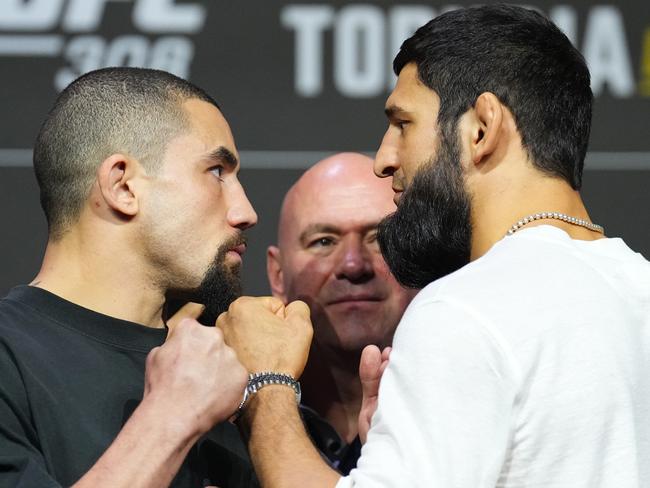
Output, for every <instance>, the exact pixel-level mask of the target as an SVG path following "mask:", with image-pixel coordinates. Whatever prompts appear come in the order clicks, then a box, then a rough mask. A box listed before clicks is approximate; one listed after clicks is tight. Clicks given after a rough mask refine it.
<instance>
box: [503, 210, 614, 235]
mask: <svg viewBox="0 0 650 488" xmlns="http://www.w3.org/2000/svg"><path fill="white" fill-rule="evenodd" d="M543 219H556V220H561V221H562V222H566V223H567V224H572V225H579V226H580V227H585V228H586V229H589V230H593V231H594V232H600V233H601V234H604V233H605V229H604V228H603V226H602V225H598V224H593V223H591V222H588V221H586V220H583V219H579V218H577V217H570V216H569V215H567V214H563V213H560V212H541V213H536V214H532V215H529V216H528V217H524V218H523V219H521V220H520V221H519V222H517V223H516V224H514V225H513V226H512V227H510V229H508V232H507V233H506V235H507V236H511V235H512V234H514V233H515V232H517V231H518V230H519V229H521V228H522V227H523V226H524V225H526V224H530V223H531V222H534V221H535V220H543Z"/></svg>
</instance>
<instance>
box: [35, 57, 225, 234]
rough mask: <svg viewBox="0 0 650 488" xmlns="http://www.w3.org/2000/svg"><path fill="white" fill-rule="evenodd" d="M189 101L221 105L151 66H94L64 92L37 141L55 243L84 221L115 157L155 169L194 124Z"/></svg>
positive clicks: (42, 195)
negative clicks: (99, 178) (101, 171)
mask: <svg viewBox="0 0 650 488" xmlns="http://www.w3.org/2000/svg"><path fill="white" fill-rule="evenodd" d="M188 99H198V100H202V101H205V102H208V103H210V104H212V105H214V106H215V107H217V108H219V106H218V104H217V103H216V102H215V101H214V100H213V99H212V97H210V96H209V95H208V94H207V93H206V92H204V91H203V90H202V89H200V88H198V87H197V86H195V85H193V84H191V83H190V82H188V81H186V80H183V79H181V78H179V77H177V76H174V75H172V74H170V73H166V72H164V71H159V70H152V69H144V68H105V69H100V70H96V71H91V72H89V73H87V74H85V75H83V76H81V77H79V78H77V79H76V80H75V81H73V82H72V83H71V84H70V85H68V87H66V88H65V90H63V92H61V94H60V95H59V96H58V98H57V99H56V101H55V103H54V106H53V107H52V109H51V110H50V112H49V114H48V115H47V117H46V119H45V121H44V123H43V125H42V127H41V130H40V132H39V134H38V137H37V139H36V143H35V145H34V171H35V173H36V179H37V180H38V185H39V187H40V198H41V206H42V208H43V211H44V212H45V217H46V219H47V223H48V232H49V238H50V240H54V241H55V240H58V239H60V238H61V237H62V236H63V235H64V234H65V233H66V231H67V230H68V229H69V228H70V226H71V225H73V224H74V223H75V222H77V220H78V219H79V216H80V214H81V211H82V209H83V206H84V204H85V202H86V200H87V199H88V196H89V193H90V190H91V188H92V185H93V182H94V181H95V177H96V172H97V169H98V167H99V165H100V164H101V162H102V161H104V160H105V159H106V158H107V157H109V156H110V155H111V154H116V153H121V154H125V155H127V156H129V157H132V158H134V159H137V160H138V161H139V162H140V164H142V165H143V167H144V168H145V169H146V170H147V171H148V172H152V173H155V172H156V170H157V169H158V168H159V167H160V164H161V160H162V157H163V155H164V152H165V148H166V145H167V143H168V142H169V140H170V139H172V138H173V137H174V136H176V135H178V134H180V133H182V132H183V131H185V130H187V129H189V124H190V122H189V118H188V115H187V114H186V113H185V111H184V110H183V108H182V104H183V102H185V101H186V100H188Z"/></svg>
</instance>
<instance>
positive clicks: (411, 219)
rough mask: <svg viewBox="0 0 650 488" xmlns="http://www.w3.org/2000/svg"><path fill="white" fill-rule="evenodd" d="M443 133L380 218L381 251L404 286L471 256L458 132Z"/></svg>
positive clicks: (449, 269) (423, 283)
mask: <svg viewBox="0 0 650 488" xmlns="http://www.w3.org/2000/svg"><path fill="white" fill-rule="evenodd" d="M451 132H452V134H451V136H452V137H451V138H446V137H445V136H444V134H443V135H442V136H441V139H440V148H439V150H438V153H437V154H436V155H435V156H434V157H433V158H432V159H431V160H429V161H428V162H427V163H425V164H423V165H422V167H421V168H420V169H419V170H418V172H417V173H416V175H415V177H414V178H413V181H412V182H411V184H410V185H409V187H408V188H407V189H406V190H405V191H404V193H403V194H402V197H401V199H400V202H399V205H398V207H397V210H396V211H395V213H393V214H392V215H389V216H388V217H386V218H384V219H383V220H382V222H381V223H380V224H379V232H378V235H377V238H378V241H379V246H380V249H381V253H382V254H383V256H384V259H385V260H386V263H387V264H388V267H389V268H390V270H391V271H392V273H393V275H394V276H395V278H396V279H397V281H399V282H400V283H401V284H402V285H403V286H406V287H409V288H424V287H425V286H426V285H427V284H429V283H431V282H432V281H435V280H437V279H439V278H442V277H443V276H446V275H448V274H449V273H452V272H454V271H456V270H457V269H460V268H461V267H463V266H465V265H466V264H467V263H468V262H469V258H470V249H471V239H472V226H471V220H470V207H471V198H470V196H469V194H468V193H467V190H466V189H465V183H464V179H463V174H462V169H461V163H460V151H459V149H458V143H457V141H458V137H457V133H456V131H455V130H454V131H451Z"/></svg>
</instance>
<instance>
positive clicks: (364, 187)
mask: <svg viewBox="0 0 650 488" xmlns="http://www.w3.org/2000/svg"><path fill="white" fill-rule="evenodd" d="M373 164H374V160H373V159H372V158H369V157H368V156H365V155H363V154H359V153H351V152H347V153H339V154H335V155H333V156H330V157H328V158H326V159H323V160H322V161H319V162H318V163H316V164H315V165H313V166H312V167H311V168H309V169H308V170H307V171H305V173H303V175H302V176H301V177H300V179H299V180H298V181H297V182H296V183H295V184H294V185H293V186H292V187H291V188H290V189H289V191H288V192H287V194H286V196H285V197H284V201H283V203H282V210H281V212H280V221H279V225H278V244H279V246H280V248H282V247H283V245H284V244H285V243H286V241H287V238H288V237H289V236H288V235H287V234H288V233H289V232H291V230H292V228H295V223H296V217H297V216H298V217H300V216H301V215H302V214H303V213H304V212H305V211H314V208H313V207H320V206H321V205H325V206H329V205H337V201H336V200H339V199H341V198H344V199H349V198H350V197H352V200H354V201H355V202H357V201H366V202H368V203H369V202H370V201H374V202H380V205H381V207H382V208H385V209H386V215H387V214H388V213H392V212H393V211H395V205H394V204H393V202H392V196H393V191H392V189H391V184H390V178H377V176H375V174H374V172H373ZM366 197H368V198H369V200H366V199H365V198H366ZM308 202H309V203H308ZM339 203H340V202H339ZM356 206H357V205H356V203H355V205H354V207H355V210H357V209H356ZM350 217H351V216H350Z"/></svg>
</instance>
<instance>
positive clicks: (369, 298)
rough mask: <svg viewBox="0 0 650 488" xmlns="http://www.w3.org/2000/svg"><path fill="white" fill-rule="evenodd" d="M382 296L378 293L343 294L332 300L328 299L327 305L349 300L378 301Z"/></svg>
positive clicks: (348, 301)
mask: <svg viewBox="0 0 650 488" xmlns="http://www.w3.org/2000/svg"><path fill="white" fill-rule="evenodd" d="M382 300H383V297H381V296H379V295H370V294H364V295H343V296H340V297H336V298H335V299H334V300H330V301H329V305H336V304H338V303H351V302H380V301H382Z"/></svg>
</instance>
